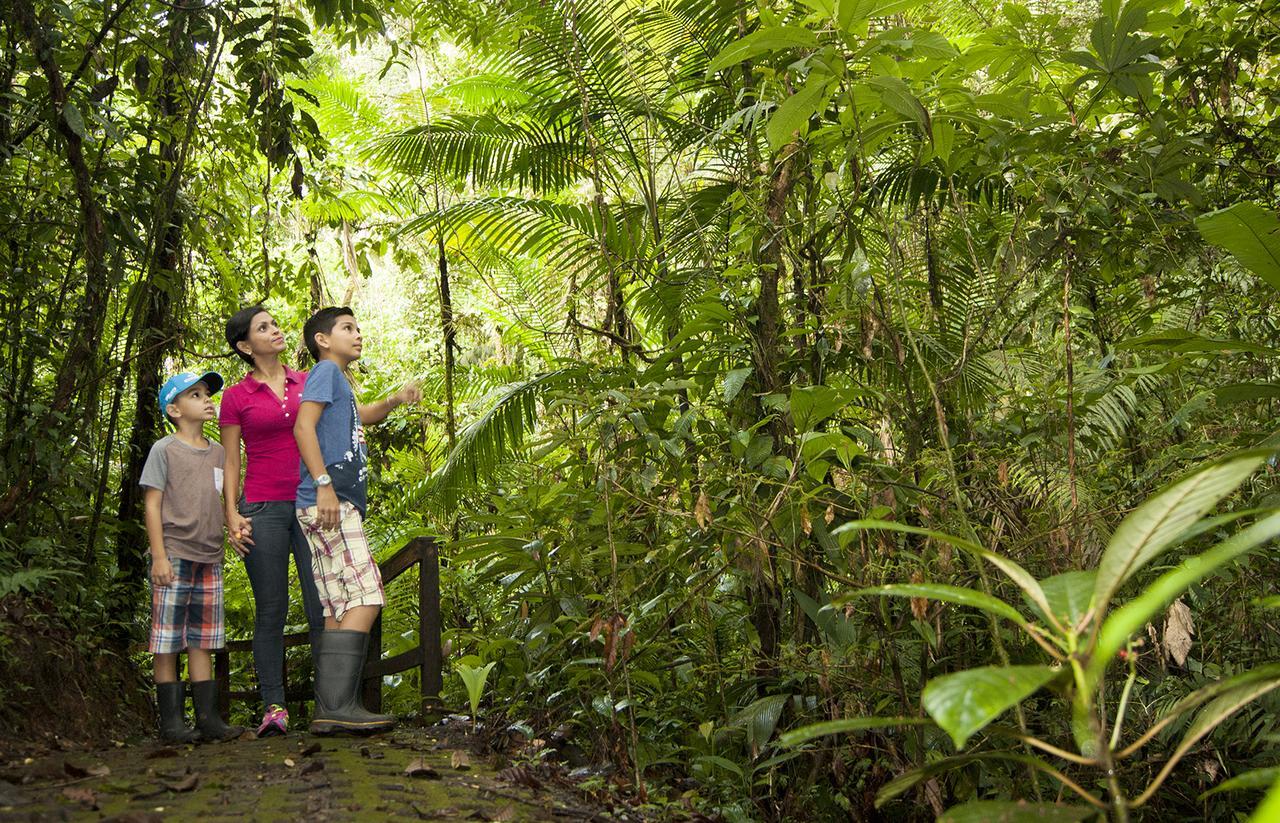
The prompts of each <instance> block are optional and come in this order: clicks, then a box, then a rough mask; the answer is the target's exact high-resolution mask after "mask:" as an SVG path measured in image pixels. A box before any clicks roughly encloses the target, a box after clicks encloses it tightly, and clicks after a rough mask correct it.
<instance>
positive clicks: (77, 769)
mask: <svg viewBox="0 0 1280 823" xmlns="http://www.w3.org/2000/svg"><path fill="white" fill-rule="evenodd" d="M62 770H63V771H64V772H66V773H67V777H74V778H77V779H78V778H81V777H88V776H89V770H88V769H85V768H83V767H81V766H77V765H76V764H75V763H72V762H71V761H70V760H64V761H62Z"/></svg>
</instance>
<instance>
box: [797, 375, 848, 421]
mask: <svg viewBox="0 0 1280 823" xmlns="http://www.w3.org/2000/svg"><path fill="white" fill-rule="evenodd" d="M848 402H849V401H847V400H846V399H845V397H844V395H842V394H841V393H840V392H838V391H836V390H835V389H833V388H831V387H830V386H800V387H798V388H794V389H792V390H791V399H790V407H791V420H792V422H794V423H795V425H796V429H797V430H798V431H802V432H807V431H811V430H812V429H813V427H814V426H816V425H818V424H819V423H821V422H822V421H823V420H826V419H827V418H828V417H830V416H831V415H833V414H835V413H836V412H838V411H840V409H842V408H844V407H845V406H846V405H847V404H848Z"/></svg>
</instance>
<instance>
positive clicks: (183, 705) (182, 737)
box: [156, 683, 196, 743]
mask: <svg viewBox="0 0 1280 823" xmlns="http://www.w3.org/2000/svg"><path fill="white" fill-rule="evenodd" d="M156 706H157V707H158V708H159V710H160V739H161V740H163V741H164V742H165V743H191V742H193V741H194V740H195V739H196V733H195V731H194V730H193V729H191V728H190V727H188V726H187V693H186V689H185V688H183V684H182V683H157V684H156Z"/></svg>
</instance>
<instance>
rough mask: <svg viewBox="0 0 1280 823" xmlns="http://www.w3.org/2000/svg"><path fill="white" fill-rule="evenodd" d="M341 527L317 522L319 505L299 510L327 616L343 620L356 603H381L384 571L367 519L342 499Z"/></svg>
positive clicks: (300, 522)
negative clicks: (329, 528) (366, 532)
mask: <svg viewBox="0 0 1280 823" xmlns="http://www.w3.org/2000/svg"><path fill="white" fill-rule="evenodd" d="M338 506H339V509H338V511H339V518H340V519H339V523H338V528H336V529H334V530H333V531H323V530H321V528H320V527H319V526H318V525H316V507H315V506H308V507H307V508H305V509H298V510H297V512H298V523H299V524H301V526H302V533H303V534H305V535H306V536H307V543H308V544H309V545H310V546H311V573H312V574H313V575H315V578H316V588H317V589H319V591H320V605H321V607H322V608H323V609H324V613H325V616H326V617H332V618H333V619H334V620H341V619H342V616H343V615H344V614H346V613H347V611H348V610H350V609H352V608H355V607H356V606H381V605H383V604H385V603H386V602H387V600H386V598H385V597H383V595H382V573H381V572H379V571H378V564H377V563H376V562H374V559H373V553H372V552H370V551H369V541H367V540H365V538H364V518H362V517H361V516H360V512H359V511H358V510H357V509H356V507H355V506H353V505H351V504H350V503H348V502H347V501H345V500H342V501H339V503H338Z"/></svg>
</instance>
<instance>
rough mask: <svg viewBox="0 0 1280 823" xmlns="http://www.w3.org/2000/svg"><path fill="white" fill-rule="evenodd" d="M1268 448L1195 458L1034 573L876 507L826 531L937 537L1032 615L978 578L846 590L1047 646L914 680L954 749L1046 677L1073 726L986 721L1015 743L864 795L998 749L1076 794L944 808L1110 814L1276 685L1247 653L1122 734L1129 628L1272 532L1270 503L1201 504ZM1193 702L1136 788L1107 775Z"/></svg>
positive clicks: (911, 780) (1130, 662) (1276, 676)
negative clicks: (984, 618) (1067, 803)
mask: <svg viewBox="0 0 1280 823" xmlns="http://www.w3.org/2000/svg"><path fill="white" fill-rule="evenodd" d="M1273 453H1274V452H1273V451H1272V450H1270V449H1255V450H1250V451H1244V452H1238V453H1235V454H1232V455H1229V456H1227V457H1223V458H1221V459H1218V460H1215V461H1212V462H1210V463H1208V464H1207V465H1204V466H1202V467H1201V468H1199V469H1198V470H1197V471H1195V472H1194V473H1193V474H1191V475H1190V476H1188V477H1186V478H1185V479H1183V480H1181V481H1179V482H1177V483H1174V484H1173V485H1172V486H1170V487H1168V488H1166V489H1165V490H1163V491H1161V492H1159V493H1158V494H1156V495H1155V496H1153V497H1151V498H1150V499H1148V500H1147V501H1146V502H1144V503H1143V504H1142V505H1141V506H1139V507H1138V508H1137V509H1136V510H1135V511H1133V513H1131V514H1130V515H1129V516H1128V517H1127V518H1125V520H1124V521H1123V522H1122V523H1121V524H1120V526H1119V527H1118V528H1117V529H1116V531H1115V534H1114V535H1113V537H1112V538H1111V541H1110V543H1109V544H1108V546H1107V549H1106V551H1105V552H1104V554H1103V556H1102V558H1101V561H1100V562H1099V563H1098V566H1097V567H1096V568H1094V569H1089V570H1082V571H1072V572H1067V573H1064V574H1059V575H1055V576H1053V577H1049V578H1046V579H1043V580H1037V579H1036V578H1034V577H1033V576H1032V575H1031V574H1029V573H1028V572H1027V571H1026V570H1025V569H1024V568H1022V567H1021V566H1020V565H1019V564H1017V563H1016V562H1014V561H1013V560H1012V559H1010V558H1008V557H1005V556H1003V555H1001V554H997V553H996V552H993V551H990V550H988V549H985V548H983V547H982V546H980V545H978V544H977V543H976V542H975V541H973V540H970V539H964V538H960V537H955V536H953V535H947V534H942V533H939V532H935V531H930V530H926V529H920V528H916V527H912V526H907V525H904V524H900V523H894V522H886V521H873V520H861V521H855V522H851V523H847V524H844V525H843V526H842V527H840V529H839V530H837V531H843V532H846V533H848V532H856V531H859V530H865V529H884V530H893V531H901V532H910V533H914V534H920V535H925V536H928V537H930V538H933V539H936V540H941V541H945V542H947V543H950V544H952V545H954V546H956V547H958V548H960V549H963V550H964V551H966V552H968V553H970V554H971V555H972V556H974V557H976V558H979V559H980V562H981V563H989V564H991V565H992V566H995V567H996V568H997V569H999V570H1000V571H1001V572H1003V573H1004V575H1005V576H1006V577H1007V578H1008V579H1009V580H1010V581H1012V583H1013V584H1014V585H1016V586H1017V587H1018V588H1019V589H1020V590H1021V592H1022V595H1023V596H1024V597H1025V598H1026V601H1027V602H1028V603H1029V604H1030V605H1031V609H1029V611H1030V612H1031V613H1032V616H1028V615H1027V614H1026V613H1025V611H1024V610H1022V609H1020V608H1018V607H1017V606H1016V605H1015V604H1013V603H1010V602H1007V601H1006V600H1002V599H1000V598H998V597H995V596H993V595H992V594H990V593H989V592H987V591H979V590H977V589H972V588H965V587H961V586H950V585H943V584H927V583H913V584H897V585H887V586H881V587H876V588H871V589H863V590H861V591H858V592H855V593H853V594H854V595H882V596H892V597H910V598H928V599H932V600H939V601H944V602H949V603H955V604H958V605H962V606H969V607H972V608H976V609H979V610H981V611H983V612H985V613H986V614H988V615H990V616H991V617H992V618H993V619H994V620H1007V621H1009V622H1011V623H1013V624H1014V625H1016V626H1017V627H1018V628H1019V629H1021V630H1022V631H1023V632H1024V633H1025V634H1026V635H1027V636H1028V637H1029V638H1030V639H1031V640H1032V641H1034V643H1035V644H1036V645H1037V646H1039V647H1040V648H1041V649H1042V650H1043V652H1044V654H1045V655H1046V656H1047V658H1048V662H1046V663H1044V664H1038V665H999V666H983V667H980V668H974V669H968V670H965V671H961V672H956V673H954V674H948V675H944V676H941V677H935V678H933V679H932V680H930V681H929V682H928V683H927V684H926V686H925V688H924V691H923V694H922V696H921V702H922V704H923V708H924V710H925V712H927V713H928V715H929V717H930V718H931V719H932V720H933V722H934V723H936V724H937V725H938V726H939V727H940V728H941V729H943V730H944V731H945V732H946V733H947V734H948V735H949V736H950V737H951V739H952V741H954V743H955V745H956V748H957V749H964V748H965V746H966V744H968V743H969V741H970V740H971V739H972V738H973V737H974V735H976V734H978V733H979V732H981V731H982V730H983V729H986V728H987V727H988V726H989V725H990V724H991V723H992V722H993V721H995V720H996V718H998V717H999V716H1000V715H1002V714H1003V713H1005V712H1006V711H1008V710H1009V709H1012V708H1014V707H1015V706H1018V705H1019V704H1021V703H1022V702H1023V701H1024V700H1026V699H1027V698H1028V697H1030V696H1031V695H1032V694H1034V693H1036V692H1037V691H1039V690H1040V689H1042V688H1044V687H1046V686H1053V687H1054V688H1055V690H1056V691H1057V692H1058V693H1059V694H1062V695H1064V697H1065V703H1064V709H1068V710H1069V712H1070V727H1071V730H1072V736H1073V737H1074V747H1073V748H1071V747H1068V746H1064V745H1057V744H1055V743H1051V742H1049V741H1046V740H1042V739H1039V738H1037V737H1034V736H1032V735H1030V734H1028V733H1027V732H1026V729H1025V728H1018V729H1001V728H998V727H992V728H991V729H990V730H989V733H991V736H993V737H996V736H1004V737H1007V738H1011V739H1014V740H1017V741H1020V742H1021V743H1022V744H1023V745H1024V746H1025V747H1027V748H1026V749H1025V750H1023V751H1018V750H1009V749H1004V750H999V751H989V750H988V751H979V752H972V753H964V754H960V755H957V756H954V757H948V758H944V759H942V760H939V761H936V762H932V763H929V764H927V765H925V766H923V767H921V768H918V769H915V770H913V771H910V772H908V773H906V774H904V775H902V776H901V777H899V778H897V779H896V780H894V781H893V782H891V783H889V784H888V785H886V786H885V787H884V788H883V789H882V791H881V792H880V795H879V796H878V798H877V803H878V804H882V803H885V802H887V801H888V800H890V799H892V798H894V797H896V796H898V795H900V794H902V793H903V792H905V791H907V790H908V789H910V788H911V787H913V786H915V785H917V784H918V783H920V782H922V781H924V780H927V779H928V778H930V777H931V776H933V775H936V774H939V773H942V772H945V771H947V770H950V769H954V768H959V767H961V766H964V765H966V764H970V763H973V762H975V761H980V760H984V759H987V760H1002V761H1005V762H1015V763H1020V764H1025V765H1027V766H1030V767H1031V768H1033V769H1036V770H1037V771H1040V772H1043V773H1044V774H1046V775H1049V776H1050V777H1051V778H1053V779H1056V780H1058V781H1060V782H1061V783H1062V785H1063V786H1065V787H1066V788H1067V789H1070V790H1071V791H1073V792H1074V793H1075V794H1076V795H1078V796H1079V797H1080V798H1081V799H1083V800H1084V801H1085V802H1087V803H1088V804H1089V805H1088V806H1079V805H1077V806H1071V807H1064V806H1060V805H1052V804H1035V803H1025V802H1016V801H1009V802H1004V801H989V800H984V801H975V802H974V803H966V804H964V805H962V806H957V807H954V808H953V809H951V810H950V811H949V812H948V813H947V818H951V819H956V820H960V819H971V816H972V815H974V814H979V813H980V814H982V815H986V816H988V817H987V819H991V816H997V814H998V815H999V816H1000V819H1002V820H1021V819H1027V820H1031V819H1036V820H1044V819H1071V820H1079V819H1084V818H1086V817H1089V816H1090V815H1093V814H1097V813H1103V814H1105V815H1107V816H1109V817H1110V818H1111V819H1114V820H1119V821H1123V820H1127V819H1128V815H1129V811H1130V810H1131V809H1136V808H1138V807H1141V806H1142V805H1143V804H1145V803H1147V801H1149V800H1150V799H1151V798H1152V797H1153V796H1154V795H1155V793H1156V791H1157V790H1158V789H1159V788H1160V786H1161V785H1162V784H1163V783H1164V782H1165V780H1166V778H1168V776H1169V775H1170V773H1171V772H1172V771H1173V769H1174V768H1175V767H1176V766H1177V765H1178V763H1179V761H1180V760H1181V759H1182V758H1183V756H1184V755H1186V754H1187V752H1188V751H1190V750H1191V748H1192V747H1193V746H1195V745H1196V743H1198V742H1199V741H1200V740H1202V739H1203V738H1204V737H1205V736H1206V735H1208V734H1209V733H1210V732H1212V731H1213V730H1214V729H1215V728H1216V727H1217V726H1218V725H1219V724H1220V723H1222V722H1223V721H1224V720H1226V719H1227V718H1228V717H1229V716H1231V715H1232V714H1233V713H1234V712H1236V711H1237V710H1238V709H1240V708H1242V707H1243V706H1245V705H1246V704H1248V703H1250V702H1251V701H1253V700H1255V699H1257V698H1258V697H1260V696H1262V695H1264V694H1266V693H1267V692H1270V691H1271V690H1273V689H1275V688H1276V687H1278V686H1280V663H1271V664H1267V665H1263V666H1259V667H1257V668H1254V669H1252V670H1249V671H1246V672H1243V673H1240V674H1237V675H1235V676H1233V677H1228V678H1225V679H1223V680H1221V681H1218V682H1216V683H1212V684H1210V685H1208V686H1205V687H1203V688H1201V689H1199V690H1197V691H1195V692H1192V693H1191V694H1189V695H1187V696H1186V697H1184V698H1183V699H1182V700H1181V701H1179V702H1178V703H1177V704H1176V705H1175V706H1173V707H1172V708H1171V709H1170V710H1169V711H1168V712H1167V713H1166V714H1164V715H1163V716H1162V717H1161V718H1160V719H1159V720H1158V721H1156V722H1155V723H1154V724H1153V725H1151V726H1150V727H1149V728H1147V729H1145V730H1144V731H1142V732H1141V733H1140V734H1137V735H1136V737H1133V738H1132V739H1129V737H1130V736H1129V735H1126V734H1125V716H1126V713H1127V710H1128V708H1129V705H1130V702H1129V701H1130V696H1131V693H1132V689H1133V685H1134V682H1135V680H1136V678H1137V669H1136V666H1135V655H1134V648H1135V646H1136V644H1137V643H1138V642H1140V641H1136V640H1135V638H1137V637H1138V635H1139V633H1140V632H1141V631H1142V630H1143V628H1144V627H1145V626H1146V624H1147V623H1148V621H1150V620H1152V619H1153V618H1155V617H1156V616H1157V615H1159V614H1160V613H1161V612H1162V611H1163V610H1165V609H1166V608H1167V607H1168V606H1169V605H1170V604H1171V603H1172V602H1173V601H1174V600H1176V599H1177V598H1178V596H1179V595H1181V594H1182V593H1183V592H1184V591H1186V589H1187V588H1188V587H1190V586H1192V585H1193V584H1195V583H1196V582H1198V581H1200V580H1202V579H1204V578H1205V577H1206V576H1208V575H1210V574H1212V573H1213V572H1214V571H1215V570H1217V569H1219V568H1221V567H1222V566H1224V565H1226V564H1228V563H1231V562H1232V561H1234V560H1236V559H1238V558H1240V557H1242V556H1243V555H1245V554H1247V553H1248V552H1251V551H1254V550H1256V549H1258V548H1259V547H1261V546H1263V545H1264V544H1265V543H1267V542H1268V541H1270V540H1272V539H1273V538H1275V537H1276V536H1277V535H1280V511H1276V510H1274V509H1266V510H1260V509H1248V510H1243V511H1234V512H1229V513H1226V514H1221V515H1217V516H1211V517H1210V516H1207V515H1208V514H1209V512H1210V511H1211V510H1212V509H1213V508H1214V507H1215V506H1216V505H1217V504H1218V503H1219V502H1220V501H1221V500H1222V499H1223V498H1225V497H1226V496H1227V495H1229V494H1231V493H1232V492H1233V491H1234V490H1235V489H1236V488H1237V487H1239V486H1240V485H1241V484H1242V483H1243V482H1245V480H1247V479H1248V478H1249V477H1250V476H1251V475H1252V474H1253V473H1254V472H1255V471H1256V470H1257V469H1258V468H1259V467H1260V466H1261V465H1262V463H1263V462H1264V461H1265V460H1266V459H1267V458H1268V457H1269V456H1271V455H1272V454H1273ZM1246 517H1255V518H1256V519H1255V520H1254V522H1253V523H1252V524H1251V525H1249V526H1247V527H1245V528H1243V529H1240V530H1239V531H1237V532H1236V533H1235V534H1234V535H1232V536H1231V537H1229V538H1227V539H1226V540H1223V541H1221V542H1219V543H1217V544H1216V545H1214V546H1213V547H1212V548H1210V549H1208V550H1207V551H1205V552H1203V553H1201V554H1198V555H1193V556H1188V557H1187V558H1185V559H1184V560H1183V561H1182V562H1181V563H1179V564H1177V565H1176V566H1174V567H1173V568H1172V569H1171V570H1169V571H1167V572H1165V573H1164V574H1161V575H1160V576H1159V577H1157V578H1156V579H1155V580H1153V581H1152V582H1150V583H1149V584H1147V585H1146V586H1145V587H1144V588H1142V589H1141V590H1140V591H1137V592H1135V593H1134V595H1133V596H1132V597H1131V598H1128V599H1127V600H1126V601H1125V602H1123V603H1119V602H1117V595H1119V594H1120V592H1121V590H1122V589H1123V587H1124V586H1125V584H1126V583H1128V582H1130V581H1131V580H1133V578H1134V577H1135V575H1136V574H1137V573H1138V572H1139V571H1140V570H1142V569H1143V568H1144V567H1146V566H1148V565H1149V564H1150V563H1151V562H1152V561H1153V560H1155V559H1157V558H1158V557H1160V556H1161V555H1162V554H1164V553H1165V552H1167V551H1168V550H1170V549H1172V548H1173V547H1175V546H1177V545H1180V544H1185V543H1188V542H1189V541H1191V540H1192V539H1193V538H1195V537H1198V536H1202V535H1205V534H1209V533H1212V532H1215V531H1217V530H1218V529H1221V528H1222V527H1224V526H1226V525H1227V524H1230V523H1233V522H1235V521H1239V520H1242V519H1244V518H1246ZM984 579H985V578H984ZM984 588H985V586H984ZM1113 668H1119V669H1120V670H1121V671H1122V672H1123V673H1124V674H1123V677H1124V681H1123V685H1122V686H1120V688H1119V699H1118V700H1110V701H1104V699H1103V698H1104V694H1105V695H1113V694H1114V691H1115V690H1114V689H1108V675H1109V672H1110V670H1112V669H1113ZM1109 707H1113V708H1109ZM1197 710H1198V713H1197V714H1196V715H1195V717H1194V719H1193V720H1192V721H1191V723H1190V725H1189V726H1188V727H1187V729H1186V731H1185V732H1184V734H1183V737H1182V739H1181V741H1180V742H1179V743H1178V745H1177V746H1176V748H1175V749H1174V750H1173V752H1172V754H1171V755H1170V756H1169V758H1168V760H1166V761H1165V763H1164V765H1163V766H1162V767H1161V768H1160V770H1159V772H1158V773H1157V774H1156V775H1155V776H1154V777H1153V778H1152V779H1151V781H1150V782H1149V783H1148V784H1147V785H1146V787H1145V788H1144V789H1143V790H1142V791H1141V792H1140V793H1139V794H1137V795H1136V796H1134V797H1130V796H1128V795H1127V794H1126V793H1125V790H1124V788H1123V787H1122V784H1121V781H1120V778H1119V773H1120V770H1121V769H1122V768H1123V765H1124V761H1126V760H1127V759H1129V758H1131V757H1133V756H1134V755H1135V754H1136V753H1137V752H1139V751H1140V750H1141V749H1142V748H1143V747H1144V746H1145V745H1146V744H1147V743H1149V742H1150V741H1151V740H1152V739H1153V738H1154V737H1155V736H1156V735H1157V734H1159V733H1160V732H1161V731H1162V730H1164V729H1166V728H1168V727H1169V726H1170V725H1171V724H1173V723H1175V722H1176V721H1178V720H1179V718H1183V717H1185V716H1186V715H1188V713H1190V712H1194V711H1197ZM919 722H923V721H921V720H919V719H912V718H853V719H849V720H843V721H831V722H827V723H820V724H816V725H813V726H807V727H804V728H801V729H798V730H796V731H794V732H791V733H789V734H787V735H784V736H783V737H782V738H781V739H780V743H782V744H783V745H798V744H800V743H802V742H805V741H808V740H812V739H814V738H816V737H819V736H821V735H826V734H835V733H840V732H845V731H853V730H857V729H866V728H875V727H887V726H892V725H900V724H905V723H919ZM1031 749H1038V750H1040V751H1042V752H1045V753H1047V754H1049V755H1051V756H1052V757H1053V758H1055V759H1057V760H1058V761H1060V762H1061V761H1065V762H1066V763H1068V764H1073V766H1070V767H1065V768H1067V769H1068V770H1072V771H1080V769H1081V767H1083V768H1085V769H1094V770H1096V771H1097V777H1098V778H1099V781H1098V784H1100V783H1101V782H1105V785H1106V787H1107V790H1106V793H1105V794H1104V795H1103V796H1099V795H1097V794H1095V793H1094V792H1092V791H1090V790H1089V789H1087V788H1085V787H1086V786H1089V785H1095V783H1094V782H1093V781H1091V780H1084V779H1082V780H1080V781H1079V782H1077V781H1075V780H1073V779H1071V777H1069V776H1068V775H1066V774H1064V773H1063V770H1061V769H1060V768H1058V767H1056V766H1055V765H1053V764H1052V763H1050V762H1049V761H1048V760H1046V759H1044V758H1042V757H1039V756H1036V755H1034V754H1031V753H1030V752H1031ZM1073 749H1074V750H1073ZM1082 784H1083V785H1082ZM1089 807H1092V808H1089ZM1064 815H1065V817H1064ZM974 819H976V818H974Z"/></svg>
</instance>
